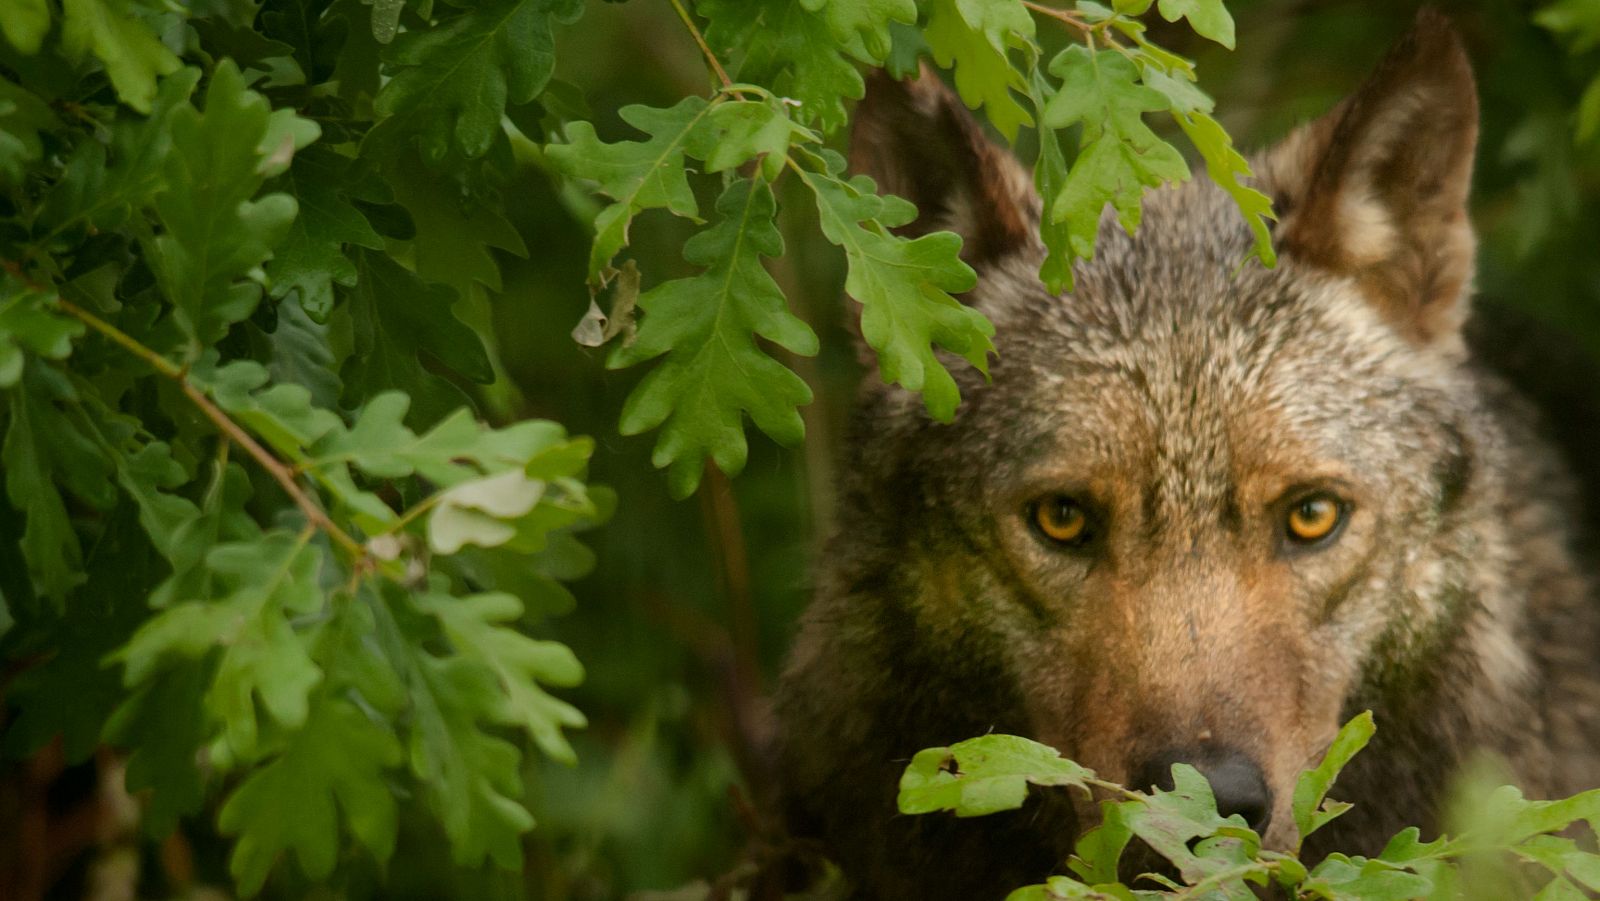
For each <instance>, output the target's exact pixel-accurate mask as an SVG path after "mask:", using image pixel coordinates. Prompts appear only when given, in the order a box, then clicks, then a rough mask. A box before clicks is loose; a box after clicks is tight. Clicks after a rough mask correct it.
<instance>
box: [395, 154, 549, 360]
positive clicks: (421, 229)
mask: <svg viewBox="0 0 1600 901" xmlns="http://www.w3.org/2000/svg"><path fill="white" fill-rule="evenodd" d="M384 176H385V180H386V181H387V182H388V185H389V187H391V188H393V189H394V197H395V200H396V202H398V203H399V204H400V205H401V206H403V207H405V208H406V211H407V212H409V213H410V214H411V221H412V222H413V223H414V224H415V226H416V236H415V238H414V239H413V240H412V247H413V253H414V255H415V259H416V263H415V265H416V270H417V275H419V276H421V278H422V280H423V281H428V282H437V283H440V284H445V285H449V286H450V287H452V288H455V289H456V291H457V292H458V293H460V294H462V295H467V294H470V293H471V291H472V290H473V286H474V283H482V284H483V285H485V286H487V287H488V288H489V289H490V290H493V291H498V290H500V264H499V263H496V262H495V259H494V254H493V253H492V251H491V248H499V249H501V250H505V251H509V252H511V253H514V254H516V255H517V256H521V257H525V256H527V255H528V249H527V247H526V246H525V245H524V244H523V241H522V236H521V235H519V234H517V230H516V228H515V227H514V226H512V224H511V222H510V220H508V219H506V217H505V216H504V215H503V214H502V213H501V212H500V209H499V207H498V206H497V205H496V204H492V203H485V202H483V200H481V199H477V198H473V197H470V196H467V195H466V194H465V193H463V191H462V190H461V189H460V188H459V187H458V186H457V185H456V184H455V182H454V181H453V180H451V179H450V178H448V177H445V176H441V175H440V174H438V173H435V172H434V171H432V170H430V169H428V168H427V167H425V166H422V165H421V164H420V162H419V161H417V159H416V157H415V156H414V155H411V154H407V155H405V156H404V157H402V158H401V159H400V160H399V161H397V162H396V163H395V164H394V165H390V166H387V167H385V169H384ZM463 374H465V373H463ZM469 378H472V379H473V380H475V381H481V382H485V383H487V382H488V381H492V380H493V373H491V372H489V371H488V370H487V369H479V370H476V371H475V372H474V373H473V374H472V375H470V376H469Z"/></svg>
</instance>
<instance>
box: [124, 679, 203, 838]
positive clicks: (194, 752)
mask: <svg viewBox="0 0 1600 901" xmlns="http://www.w3.org/2000/svg"><path fill="white" fill-rule="evenodd" d="M212 671H213V670H212V667H211V665H210V664H209V662H208V661H204V660H200V661H194V662H188V663H181V664H179V665H176V666H171V667H168V668H166V669H164V670H162V671H160V672H158V673H155V674H153V675H152V676H151V677H150V678H149V679H147V680H146V681H145V682H144V683H143V684H141V685H139V686H136V687H134V688H133V689H132V690H131V691H128V690H127V689H124V692H125V693H126V696H127V700H125V701H123V703H122V704H121V706H119V707H118V708H117V709H116V711H115V712H113V713H112V714H111V718H110V719H109V720H108V721H107V722H106V729H105V735H106V740H107V741H108V742H110V743H111V744H113V745H115V746H118V747H123V748H128V749H130V753H129V755H128V766H127V773H126V775H125V776H124V777H123V783H124V785H125V787H126V788H127V790H128V791H129V792H130V793H137V792H142V791H145V790H149V793H150V802H149V804H147V805H145V807H144V809H143V817H142V822H141V825H142V826H143V827H144V832H145V834H146V835H150V836H153V837H157V838H165V837H166V836H168V835H170V834H172V831H173V830H174V829H175V828H177V825H178V818H179V817H182V816H187V815H189V814H192V813H195V812H196V811H198V810H199V809H200V808H201V806H202V805H203V804H204V802H205V788H206V780H207V776H208V773H207V770H206V769H205V768H203V767H201V766H200V765H199V757H200V754H201V748H202V747H203V746H204V745H205V741H206V739H207V738H208V737H209V736H208V735H207V730H208V729H209V727H210V724H209V723H208V722H207V720H206V718H205V717H204V716H201V715H200V711H201V709H202V707H203V705H204V703H205V693H206V686H207V685H208V684H210V683H209V679H210V676H211V673H212Z"/></svg>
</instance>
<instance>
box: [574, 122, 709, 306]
mask: <svg viewBox="0 0 1600 901" xmlns="http://www.w3.org/2000/svg"><path fill="white" fill-rule="evenodd" d="M711 106H712V105H711V104H710V103H707V102H706V100H705V99H703V98H700V97H685V98H683V99H682V100H680V101H678V103H677V104H676V105H674V106H671V107H669V108H667V109H655V108H652V107H648V106H637V105H635V106H625V107H623V108H622V109H621V110H620V111H619V114H620V115H621V116H622V119H623V121H624V122H627V123H628V124H629V125H632V126H633V127H634V128H637V129H639V130H640V131H642V132H644V133H645V134H647V135H649V136H650V138H649V140H646V141H618V142H616V143H613V144H607V143H604V142H602V141H601V140H600V139H599V137H598V136H596V135H595V132H594V126H592V125H590V124H589V123H587V122H573V123H572V124H570V125H568V126H567V143H565V144H552V145H550V146H549V147H548V148H547V149H546V153H547V154H548V155H549V157H550V161H551V162H552V163H554V164H555V167H556V169H557V171H559V172H561V173H562V174H564V175H566V176H568V177H571V178H581V179H587V180H589V181H593V182H595V183H596V185H597V187H598V189H599V190H600V191H601V192H602V193H604V194H605V195H606V196H608V197H610V198H612V199H613V200H614V201H616V202H615V203H612V204H611V205H610V206H607V207H606V208H604V209H602V210H601V211H600V213H599V214H598V215H597V216H595V221H594V230H595V238H594V247H593V249H592V250H591V251H590V253H589V280H590V282H591V283H594V282H597V281H598V279H599V277H600V274H601V272H602V271H603V270H605V268H606V267H607V266H609V265H610V264H611V260H612V258H613V257H615V256H616V255H617V252H618V251H619V250H621V249H622V248H623V247H624V246H625V245H626V244H627V243H628V226H629V224H631V223H632V221H633V217H634V216H636V215H638V214H639V213H641V212H643V211H645V210H652V209H666V210H669V211H670V212H672V213H675V214H676V215H679V216H684V217H687V218H690V219H697V218H698V216H699V207H698V206H697V205H696V204H695V199H694V192H693V191H692V190H690V188H689V179H688V173H687V171H686V170H685V168H684V166H685V161H684V154H685V151H686V150H687V149H688V147H689V146H690V143H691V141H697V140H698V139H697V137H696V132H697V131H698V130H699V129H700V127H701V124H702V123H703V122H704V121H705V118H706V117H707V115H709V114H710V111H711Z"/></svg>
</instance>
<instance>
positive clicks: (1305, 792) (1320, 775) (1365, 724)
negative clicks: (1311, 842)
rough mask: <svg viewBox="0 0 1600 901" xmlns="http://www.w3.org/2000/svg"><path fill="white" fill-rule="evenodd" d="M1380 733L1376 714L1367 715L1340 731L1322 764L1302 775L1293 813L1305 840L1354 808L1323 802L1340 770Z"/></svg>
mask: <svg viewBox="0 0 1600 901" xmlns="http://www.w3.org/2000/svg"><path fill="white" fill-rule="evenodd" d="M1376 731H1377V726H1376V725H1374V724H1373V721H1372V711H1370V710H1368V711H1365V712H1363V713H1362V714H1361V715H1360V716H1357V717H1355V718H1354V719H1352V720H1350V722H1348V723H1345V724H1344V726H1343V727H1342V728H1340V729H1339V734H1338V735H1336V736H1334V739H1333V743H1332V744H1330V745H1329V746H1328V751H1327V753H1325V754H1324V755H1323V756H1322V761H1321V762H1320V763H1318V764H1317V765H1316V766H1315V767H1313V768H1312V769H1309V770H1306V771H1305V772H1304V773H1301V774H1300V778H1299V779H1298V780H1296V782H1295V786H1294V803H1293V807H1292V810H1293V812H1294V825H1295V829H1296V830H1298V832H1299V835H1300V840H1301V841H1304V840H1305V837H1306V836H1308V835H1310V834H1311V833H1313V832H1315V831H1317V830H1318V829H1320V828H1322V827H1323V826H1326V825H1327V824H1328V823H1329V822H1330V821H1332V820H1333V819H1334V818H1335V817H1337V816H1339V815H1340V814H1342V813H1344V812H1345V811H1346V810H1349V809H1350V805H1348V804H1342V803H1338V802H1334V803H1332V804H1327V805H1324V804H1323V800H1324V799H1325V798H1326V797H1327V795H1328V789H1329V788H1331V787H1333V781H1334V780H1335V779H1337V778H1338V777H1339V771H1340V770H1342V769H1344V767H1345V764H1347V763H1349V762H1350V759H1351V758H1352V757H1354V756H1355V755H1356V754H1357V753H1358V752H1359V751H1360V750H1361V749H1362V748H1364V747H1366V746H1367V742H1369V741H1371V740H1372V736H1373V733H1375V732H1376Z"/></svg>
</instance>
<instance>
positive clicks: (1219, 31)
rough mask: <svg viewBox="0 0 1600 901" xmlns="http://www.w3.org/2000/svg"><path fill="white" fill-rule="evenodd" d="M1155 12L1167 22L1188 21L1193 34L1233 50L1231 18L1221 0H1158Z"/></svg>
mask: <svg viewBox="0 0 1600 901" xmlns="http://www.w3.org/2000/svg"><path fill="white" fill-rule="evenodd" d="M1156 10H1157V11H1159V12H1160V13H1161V18H1163V19H1166V20H1167V21H1168V22H1176V21H1178V20H1179V19H1188V20H1189V27H1190V28H1193V29H1194V32H1195V34H1198V35H1200V36H1201V37H1203V38H1210V39H1211V40H1213V41H1216V42H1217V43H1219V44H1221V45H1222V46H1224V47H1226V48H1228V49H1229V50H1232V49H1233V16H1231V15H1229V14H1228V8H1227V7H1226V6H1223V5H1222V0H1160V2H1159V3H1158V4H1156Z"/></svg>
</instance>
